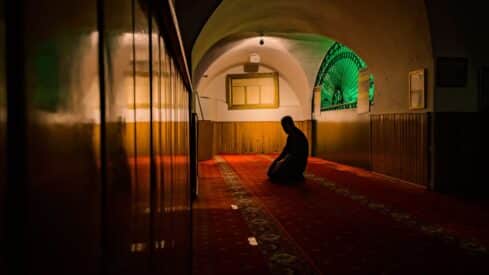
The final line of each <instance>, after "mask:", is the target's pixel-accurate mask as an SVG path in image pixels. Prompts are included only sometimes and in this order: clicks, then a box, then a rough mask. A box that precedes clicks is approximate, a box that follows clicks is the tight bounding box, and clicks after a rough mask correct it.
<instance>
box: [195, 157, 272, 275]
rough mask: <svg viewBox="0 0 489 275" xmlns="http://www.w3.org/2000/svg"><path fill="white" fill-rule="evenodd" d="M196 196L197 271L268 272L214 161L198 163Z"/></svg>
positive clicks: (204, 273) (205, 274) (206, 274)
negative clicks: (198, 179)
mask: <svg viewBox="0 0 489 275" xmlns="http://www.w3.org/2000/svg"><path fill="white" fill-rule="evenodd" d="M199 173H200V185H199V187H200V189H199V198H198V200H197V201H196V202H195V203H194V214H193V215H194V228H195V230H194V261H193V267H194V268H193V271H194V274H196V275H213V274H243V275H245V274H267V273H268V267H267V264H266V262H265V260H264V258H263V257H262V255H261V252H260V250H259V249H258V248H257V247H256V246H255V247H253V246H250V245H249V244H248V237H250V236H252V234H251V232H250V230H249V229H248V226H247V224H246V222H245V221H244V219H243V218H242V216H241V214H240V212H239V211H236V210H232V208H231V205H232V204H233V201H232V198H231V195H230V194H229V192H228V191H227V187H226V184H225V183H224V179H223V177H222V176H221V175H220V173H219V170H218V168H217V165H216V163H215V162H214V161H205V162H201V163H200V166H199Z"/></svg>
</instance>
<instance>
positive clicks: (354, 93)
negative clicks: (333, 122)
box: [316, 42, 375, 110]
mask: <svg viewBox="0 0 489 275" xmlns="http://www.w3.org/2000/svg"><path fill="white" fill-rule="evenodd" d="M366 68H367V64H366V63H365V62H364V61H363V60H362V59H361V58H360V57H359V56H358V55H357V54H355V53H354V52H353V51H352V50H350V49H349V48H348V47H346V46H344V45H342V44H340V43H338V42H336V43H335V44H333V46H331V48H330V49H329V50H328V52H327V54H326V56H325V58H324V60H323V63H322V64H321V67H320V69H319V72H318V76H317V79H316V86H320V87H321V110H335V109H349V108H356V106H357V101H358V77H359V72H360V71H361V70H363V69H366ZM374 94H375V85H374V78H373V75H370V87H369V100H370V102H371V103H372V102H373V99H374Z"/></svg>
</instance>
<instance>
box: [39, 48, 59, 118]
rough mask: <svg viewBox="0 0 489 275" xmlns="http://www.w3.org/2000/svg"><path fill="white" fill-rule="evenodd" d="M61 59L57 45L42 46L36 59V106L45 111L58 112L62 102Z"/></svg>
mask: <svg viewBox="0 0 489 275" xmlns="http://www.w3.org/2000/svg"><path fill="white" fill-rule="evenodd" d="M58 64H59V57H58V52H57V47H56V44H55V43H53V42H51V43H46V44H44V45H42V46H41V47H40V48H39V50H38V53H37V56H36V59H35V68H36V73H37V74H36V75H37V79H36V89H35V94H34V105H35V107H36V108H39V109H41V110H44V111H52V112H54V111H56V109H57V107H58V105H59V102H60V97H61V95H60V86H59V85H60V79H59V77H60V72H59V66H58Z"/></svg>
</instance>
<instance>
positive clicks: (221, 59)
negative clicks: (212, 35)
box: [194, 34, 334, 106]
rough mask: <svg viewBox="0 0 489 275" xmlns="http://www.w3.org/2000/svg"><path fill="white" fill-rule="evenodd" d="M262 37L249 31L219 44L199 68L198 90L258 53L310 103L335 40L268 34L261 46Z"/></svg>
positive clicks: (195, 81) (310, 36)
mask: <svg viewBox="0 0 489 275" xmlns="http://www.w3.org/2000/svg"><path fill="white" fill-rule="evenodd" d="M260 38H261V36H257V35H256V34H246V35H240V36H237V37H235V38H227V39H224V40H223V41H221V42H220V43H217V44H216V45H215V46H214V47H213V48H212V49H210V50H209V51H208V52H207V53H206V55H205V56H204V57H203V59H202V60H201V62H200V64H199V65H198V66H197V68H196V69H195V71H194V87H196V88H197V90H198V91H205V89H206V87H207V85H208V84H209V83H211V82H212V80H213V79H214V78H215V77H217V76H219V75H220V74H222V73H224V72H225V71H226V70H228V69H229V68H232V67H235V66H237V65H242V64H245V63H247V62H248V60H249V55H250V54H251V53H257V54H258V55H259V56H260V58H261V62H260V63H261V65H264V66H266V67H268V68H271V69H273V70H275V71H277V72H279V73H280V75H281V76H282V77H283V78H284V79H285V80H286V81H287V82H288V83H289V85H290V86H291V87H292V89H293V90H294V92H295V93H296V95H297V97H298V98H299V99H300V100H301V104H302V105H303V106H308V105H310V103H309V100H310V99H311V98H312V89H313V85H314V81H315V77H316V74H317V71H318V68H319V66H320V65H321V61H322V58H323V57H324V55H325V54H326V51H327V50H328V49H329V47H330V46H331V45H332V44H333V43H334V41H332V40H330V39H328V38H326V37H322V36H316V35H302V34H265V35H264V36H263V39H264V42H265V43H264V45H260V44H259V40H260ZM204 75H205V76H206V77H205V78H204V77H203V76H204Z"/></svg>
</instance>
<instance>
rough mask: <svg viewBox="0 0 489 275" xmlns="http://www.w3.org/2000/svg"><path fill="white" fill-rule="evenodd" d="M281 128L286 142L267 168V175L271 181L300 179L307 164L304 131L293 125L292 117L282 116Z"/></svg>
mask: <svg viewBox="0 0 489 275" xmlns="http://www.w3.org/2000/svg"><path fill="white" fill-rule="evenodd" d="M281 123H282V128H283V129H284V131H285V133H287V135H288V136H287V144H286V145H285V147H284V149H283V151H282V153H281V154H280V155H279V156H278V157H277V159H275V160H274V161H273V163H272V165H271V166H270V168H269V169H268V177H269V178H270V179H271V180H272V181H282V182H290V181H302V180H304V175H303V173H304V170H305V169H306V165H307V156H308V152H309V145H308V142H307V138H306V136H305V135H304V133H303V132H302V131H301V130H299V128H297V127H296V126H295V125H294V120H292V117H290V116H285V117H283V118H282V121H281Z"/></svg>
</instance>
